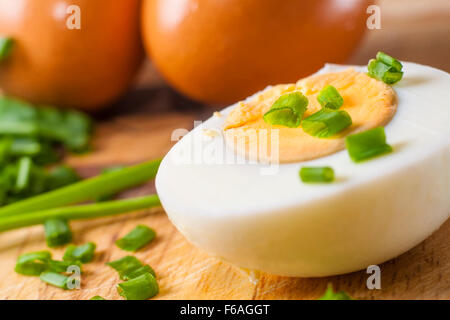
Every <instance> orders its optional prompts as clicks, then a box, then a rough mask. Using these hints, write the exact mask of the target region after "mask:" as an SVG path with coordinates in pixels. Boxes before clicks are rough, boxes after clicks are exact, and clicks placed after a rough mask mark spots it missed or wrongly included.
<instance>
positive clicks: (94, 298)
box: [89, 296, 106, 300]
mask: <svg viewBox="0 0 450 320" xmlns="http://www.w3.org/2000/svg"><path fill="white" fill-rule="evenodd" d="M89 300H106V299H105V298H103V297H100V296H94V297H92V298H90V299H89Z"/></svg>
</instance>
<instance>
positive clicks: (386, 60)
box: [377, 51, 403, 71]
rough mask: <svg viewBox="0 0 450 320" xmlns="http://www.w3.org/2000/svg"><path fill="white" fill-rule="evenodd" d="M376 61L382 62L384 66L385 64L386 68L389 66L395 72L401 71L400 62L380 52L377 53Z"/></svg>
mask: <svg viewBox="0 0 450 320" xmlns="http://www.w3.org/2000/svg"><path fill="white" fill-rule="evenodd" d="M377 60H378V61H381V62H383V63H384V64H386V65H388V66H391V67H392V68H394V69H395V70H397V71H402V70H403V65H402V64H401V62H400V61H398V60H397V59H395V58H393V57H391V56H390V55H387V54H386V53H384V52H381V51H380V52H378V53H377Z"/></svg>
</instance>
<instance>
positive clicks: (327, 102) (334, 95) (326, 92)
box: [317, 85, 344, 110]
mask: <svg viewBox="0 0 450 320" xmlns="http://www.w3.org/2000/svg"><path fill="white" fill-rule="evenodd" d="M317 101H319V103H320V105H321V106H322V108H327V109H333V110H337V109H339V108H340V107H342V105H343V104H344V98H342V96H341V95H340V93H339V92H338V91H337V89H336V88H335V87H333V86H330V85H328V86H326V87H325V88H323V89H322V90H321V91H320V92H319V95H318V96H317Z"/></svg>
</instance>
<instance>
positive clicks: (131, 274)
mask: <svg viewBox="0 0 450 320" xmlns="http://www.w3.org/2000/svg"><path fill="white" fill-rule="evenodd" d="M144 273H150V274H151V275H152V276H154V277H155V278H156V273H155V270H153V268H152V267H150V266H149V265H145V266H142V267H140V268H138V269H135V270H133V271H130V272H128V273H126V274H124V276H123V280H131V279H134V278H137V277H139V276H141V275H143V274H144Z"/></svg>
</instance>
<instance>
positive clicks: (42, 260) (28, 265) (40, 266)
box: [14, 251, 52, 276]
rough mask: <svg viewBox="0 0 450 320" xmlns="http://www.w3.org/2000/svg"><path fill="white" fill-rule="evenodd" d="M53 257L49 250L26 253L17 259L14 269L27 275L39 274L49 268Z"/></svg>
mask: <svg viewBox="0 0 450 320" xmlns="http://www.w3.org/2000/svg"><path fill="white" fill-rule="evenodd" d="M51 258H52V254H51V253H50V252H48V251H38V252H31V253H26V254H23V255H21V256H20V257H19V258H18V259H17V263H16V267H15V269H14V270H15V271H16V272H17V273H19V274H22V275H26V276H38V275H40V274H41V273H42V272H44V271H45V270H46V269H47V267H48V263H47V262H48V260H50V259H51Z"/></svg>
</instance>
